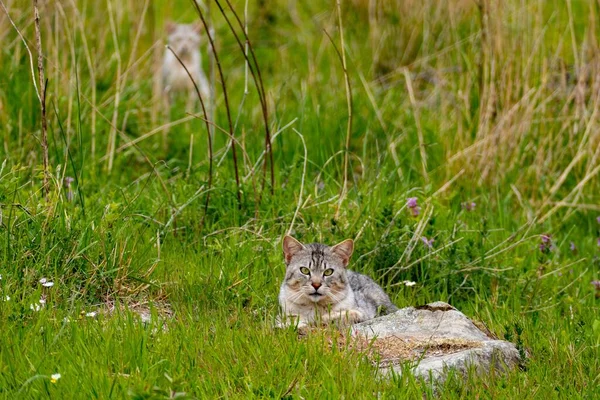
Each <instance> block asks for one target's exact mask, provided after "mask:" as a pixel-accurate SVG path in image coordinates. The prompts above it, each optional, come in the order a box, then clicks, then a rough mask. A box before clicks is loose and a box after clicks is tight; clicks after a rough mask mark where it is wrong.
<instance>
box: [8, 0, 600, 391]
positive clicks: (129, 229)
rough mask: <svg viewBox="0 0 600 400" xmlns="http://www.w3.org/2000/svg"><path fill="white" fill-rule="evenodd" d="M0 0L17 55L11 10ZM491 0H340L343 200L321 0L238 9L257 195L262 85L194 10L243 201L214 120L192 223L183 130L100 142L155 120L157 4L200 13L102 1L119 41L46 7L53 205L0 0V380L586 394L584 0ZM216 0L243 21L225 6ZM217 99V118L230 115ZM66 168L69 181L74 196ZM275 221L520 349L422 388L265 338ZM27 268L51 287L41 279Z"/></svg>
mask: <svg viewBox="0 0 600 400" xmlns="http://www.w3.org/2000/svg"><path fill="white" fill-rule="evenodd" d="M3 1H4V3H5V4H6V3H8V4H7V7H8V10H9V12H10V14H11V17H12V19H13V20H14V21H15V23H16V25H17V26H18V27H19V29H21V30H22V32H23V35H24V36H25V37H26V38H27V39H28V45H29V46H30V47H31V50H32V51H33V53H34V57H35V40H34V31H33V25H32V20H33V18H32V15H33V13H32V9H31V3H30V2H29V1H21V0H18V1H13V2H7V1H6V0H3ZM109 1H111V0H109ZM326 3H327V4H326ZM447 3H449V4H447ZM483 3H484V4H485V2H483ZM489 3H493V2H489ZM502 3H503V6H497V5H489V6H488V8H486V7H483V8H482V9H479V8H477V7H476V6H475V4H474V3H473V2H470V1H460V0H457V1H454V2H439V1H435V0H431V1H416V0H415V1H412V0H411V1H408V0H405V1H398V2H395V1H389V2H385V1H373V2H369V1H366V0H354V1H343V2H342V21H343V24H344V40H345V44H346V49H345V50H346V56H347V62H348V76H349V79H350V82H351V86H352V103H353V124H352V130H351V133H352V136H351V140H350V148H349V152H348V153H347V154H348V157H349V167H348V177H349V181H348V191H347V193H346V194H345V196H344V198H343V199H342V201H341V204H340V197H339V196H340V190H341V188H342V186H343V181H344V156H345V154H346V152H345V140H346V128H347V118H348V114H347V106H346V102H347V99H346V91H345V87H344V72H343V69H342V66H341V62H340V59H339V57H338V55H337V53H336V51H335V49H334V47H333V45H332V44H331V42H330V41H329V39H328V38H327V36H326V35H325V33H324V32H323V30H326V31H327V32H328V33H329V34H330V35H331V37H332V38H333V40H334V41H335V43H336V46H337V47H338V48H339V47H340V37H339V29H338V28H339V27H338V19H337V14H336V7H335V2H325V3H324V2H312V1H311V2H289V1H283V0H269V1H267V0H265V1H260V2H249V11H248V12H249V35H250V38H251V40H252V44H253V46H254V49H255V52H256V56H257V59H258V62H259V65H260V68H261V72H262V76H263V79H264V87H265V91H266V93H267V99H268V106H269V115H270V118H269V124H270V126H271V129H272V133H276V132H277V137H276V138H274V140H273V156H274V170H275V177H274V178H275V186H274V187H271V186H270V183H269V177H268V175H267V180H266V184H265V189H264V190H262V189H261V187H262V184H263V183H262V182H263V181H262V164H261V163H260V162H259V160H260V157H261V154H262V152H263V150H264V125H263V122H262V117H261V112H260V103H259V100H258V95H257V92H256V88H255V86H254V83H253V81H252V78H251V77H249V81H248V87H249V93H248V94H247V95H244V87H245V75H244V58H243V55H242V53H241V52H240V51H239V48H238V45H237V43H236V42H235V41H234V38H233V35H232V34H231V32H230V30H229V28H228V27H227V25H226V23H225V21H224V19H223V17H222V16H221V15H220V13H219V10H218V9H217V7H216V6H215V5H212V6H211V10H210V12H211V17H212V20H213V21H214V25H215V32H216V38H217V47H218V50H219V54H220V59H221V62H222V66H223V71H224V74H225V78H226V83H227V85H228V86H227V87H228V95H229V101H230V106H231V111H232V117H233V120H234V122H236V121H237V123H236V129H235V136H236V138H237V140H238V141H239V142H240V146H239V147H238V162H239V166H240V167H239V168H240V176H241V177H242V183H241V188H240V189H241V191H242V202H241V204H238V201H237V198H236V191H237V188H236V183H235V178H234V171H233V163H232V155H231V151H229V152H225V146H226V144H227V136H226V135H225V134H224V133H223V132H222V131H220V130H219V129H217V130H216V132H215V136H214V139H215V140H214V142H215V146H214V153H215V155H214V161H215V171H214V175H213V188H212V190H211V197H210V203H209V207H208V211H207V214H206V215H205V213H204V204H205V199H206V197H205V196H206V192H205V190H206V186H207V182H208V169H209V168H208V157H207V151H208V149H207V144H206V128H205V126H204V124H203V123H202V122H201V121H198V120H193V121H189V122H185V123H180V124H178V125H176V126H173V127H172V128H171V129H170V131H169V133H168V146H167V147H163V143H162V133H161V132H160V131H159V132H157V133H155V134H153V135H150V136H148V137H147V138H145V139H143V140H141V141H139V142H138V143H137V146H129V147H127V148H122V149H119V148H120V147H121V146H123V145H126V144H127V143H129V142H130V141H131V140H133V139H135V138H139V137H142V136H143V135H144V134H146V133H148V132H152V131H154V130H155V129H156V128H159V127H161V126H163V125H164V124H165V123H167V121H166V119H165V117H164V115H163V113H162V110H160V100H159V98H158V96H157V93H156V91H155V89H154V88H153V75H154V74H156V68H157V65H156V62H158V63H160V58H161V56H162V51H163V48H162V46H161V45H160V43H159V44H157V46H156V47H155V49H156V50H155V51H156V56H153V54H154V53H153V52H152V51H150V50H149V49H150V48H151V47H152V45H153V44H154V43H155V42H156V41H159V40H162V32H163V29H162V28H163V25H164V23H165V20H166V19H169V18H172V19H176V20H178V21H181V22H190V21H194V20H195V19H196V16H195V13H194V10H193V8H192V6H191V4H190V3H189V2H187V1H176V2H167V1H162V0H161V1H158V0H157V1H150V2H148V4H149V7H148V8H147V9H146V11H145V12H144V4H145V2H115V1H111V3H110V4H111V8H112V11H113V22H114V27H115V32H114V36H115V37H116V38H117V44H118V49H117V48H116V46H115V42H114V40H113V32H112V31H111V22H110V18H109V12H108V11H107V10H108V6H107V3H106V2H98V3H97V2H92V1H86V0H76V1H74V2H56V4H54V3H52V2H51V3H49V4H48V5H47V6H45V7H42V9H41V16H42V21H41V26H42V35H43V39H44V40H43V47H44V54H45V68H46V76H47V78H48V89H47V93H48V107H47V108H48V126H49V130H48V135H49V156H50V174H51V184H50V194H49V196H48V198H47V199H44V197H43V192H42V177H43V168H42V166H41V165H42V161H41V160H42V152H41V147H40V137H41V135H40V127H41V122H40V111H39V104H38V101H37V97H36V95H35V91H34V89H33V84H32V80H31V71H30V67H29V57H28V54H27V51H26V50H25V47H24V45H23V43H22V42H21V40H20V39H19V37H18V35H17V33H16V32H15V30H14V28H13V27H12V25H10V23H9V21H8V19H7V18H6V16H5V14H4V12H3V11H0V40H1V41H2V43H3V46H2V49H1V50H0V51H1V53H0V141H1V145H0V162H1V163H2V166H1V167H0V211H1V214H0V217H1V218H0V219H1V223H0V275H1V276H2V278H1V280H0V397H1V398H7V399H14V398H58V399H62V398H102V399H107V398H129V397H133V398H139V399H141V398H168V397H170V396H175V395H176V394H180V393H185V396H187V397H188V398H221V397H223V398H279V397H282V396H288V397H289V398H317V397H320V398H342V397H344V398H374V397H380V398H422V397H423V396H426V397H427V398H432V397H434V395H435V394H436V393H437V395H440V396H441V397H442V398H527V399H529V398H569V399H570V398H595V397H598V396H599V394H598V386H600V372H599V371H600V361H599V360H600V350H599V346H600V317H599V315H600V313H599V310H600V304H599V301H600V292H599V291H597V290H596V289H595V288H594V286H593V285H592V284H590V282H591V281H593V280H598V279H599V278H600V246H599V245H598V240H599V239H598V238H599V237H600V223H599V222H597V220H596V218H597V217H598V216H599V215H600V195H599V193H600V179H599V178H598V172H599V170H600V167H599V165H600V130H599V129H598V126H597V120H598V118H597V116H598V114H597V113H598V111H600V109H599V108H600V104H599V103H598V101H597V99H598V98H599V97H598V96H599V94H600V87H599V86H598V82H597V74H598V72H599V71H600V69H599V65H600V64H599V63H598V59H597V56H596V55H595V54H598V50H600V48H599V47H598V43H597V39H596V38H597V37H598V31H599V29H600V27H599V26H598V21H599V20H600V12H599V11H600V9H599V8H598V4H597V2H594V1H592V0H579V1H575V0H573V1H567V2H559V1H531V2H522V1H516V0H514V1H506V2H502ZM369 4H375V5H376V6H377V7H376V10H377V12H376V13H374V14H373V13H372V14H371V15H370V14H369ZM234 6H235V8H236V10H237V11H238V13H240V16H242V18H243V8H244V2H242V1H241V0H238V1H235V2H234ZM486 10H487V11H486ZM481 13H484V14H485V15H484V16H483V17H482V15H481ZM142 15H143V16H144V19H143V20H142V19H141V16H142ZM369 15H370V16H369ZM228 16H231V14H230V13H228ZM481 20H484V21H487V22H485V25H484V29H483V31H482V27H481V25H480V21H481ZM138 32H139V36H138ZM238 32H239V30H238ZM136 37H139V41H138V42H137V44H135V43H136V41H135V38H136ZM117 55H118V56H117ZM119 59H120V62H119ZM155 61H156V62H155ZM34 62H35V60H34ZM205 64H206V67H207V68H208V57H205ZM125 71H127V72H125ZM117 81H120V83H119V84H117ZM409 85H410V86H411V87H412V88H413V91H414V99H411V98H410V96H409V93H408V86H409ZM117 92H118V95H119V105H118V107H115V97H116V94H117ZM218 93H219V94H218V97H217V115H216V122H217V124H218V126H219V127H221V128H223V129H225V130H227V119H226V113H225V108H224V102H223V95H222V93H221V91H220V87H219V90H218ZM240 105H241V106H240ZM184 117H186V115H185V113H184V112H183V111H182V110H181V109H180V108H178V109H175V110H173V112H172V113H171V120H173V121H179V120H180V119H181V118H184ZM113 119H114V121H116V124H115V126H114V127H115V128H116V129H118V131H119V132H117V135H116V146H115V148H116V149H118V150H116V151H115V152H114V154H113V156H114V164H113V166H112V169H110V170H109V168H108V161H107V160H108V158H107V156H108V155H109V151H107V149H108V148H109V147H108V145H109V137H110V134H111V130H112V129H113V122H112V121H113ZM192 135H193V142H191V139H192ZM419 137H421V138H422V139H419ZM190 142H191V145H190ZM304 143H305V145H304ZM242 147H243V151H242V149H241V148H242ZM190 148H191V149H192V153H191V155H190ZM305 151H306V154H307V157H306V158H305V157H304V154H305ZM423 154H424V155H425V156H426V157H425V158H424V157H423ZM221 159H222V162H221V163H218V161H219V160H221ZM190 160H191V161H190ZM256 163H258V164H257V165H258V167H257V168H256V170H253V166H254V164H256ZM66 176H71V177H77V182H74V183H73V184H72V186H73V188H72V190H73V195H74V196H73V201H68V199H67V193H68V189H67V188H65V187H64V185H63V183H62V182H63V179H64V177H66ZM271 190H272V193H271ZM409 197H417V198H418V202H419V205H420V207H421V211H420V215H419V216H417V217H413V216H412V215H411V213H410V212H409V210H407V209H406V200H407V198H409ZM299 199H300V202H299ZM466 202H469V203H470V202H475V203H476V207H475V209H474V210H471V211H469V210H466V209H464V207H463V206H462V203H466ZM298 204H300V206H299V207H298ZM202 221H204V222H203V223H202ZM292 221H293V226H292ZM289 230H291V231H292V232H293V233H294V235H295V236H296V237H297V238H298V239H300V240H304V241H322V242H325V243H336V242H339V241H341V240H343V239H345V238H354V239H356V250H355V254H354V256H353V261H352V268H353V269H355V270H357V271H360V272H363V273H367V274H369V275H371V276H373V277H374V278H375V279H377V280H378V281H379V282H380V283H381V284H382V285H383V286H384V287H385V288H386V290H387V291H388V292H389V293H390V295H391V298H392V300H393V301H394V302H395V303H396V304H397V305H398V306H399V307H405V306H411V305H420V304H424V303H427V302H431V301H437V300H443V301H447V302H449V303H451V304H452V305H454V306H455V307H457V308H458V309H460V310H461V311H463V312H464V313H465V314H467V315H468V316H470V317H472V318H473V319H476V320H478V321H481V322H483V323H484V324H485V325H486V326H488V328H489V329H490V330H491V331H492V332H494V333H495V334H496V335H498V336H499V337H501V338H505V339H507V340H510V341H512V342H514V343H515V344H517V346H518V348H519V350H520V351H521V352H522V353H526V354H528V358H527V359H526V361H525V362H524V364H523V368H521V369H518V370H515V371H512V372H510V373H509V374H507V375H499V374H496V373H492V374H491V375H489V376H482V377H477V376H469V377H468V378H466V379H463V378H459V377H454V378H451V379H450V380H449V381H448V382H447V383H445V384H444V385H443V386H442V387H440V388H438V391H437V392H434V391H433V389H432V388H431V387H429V386H428V385H427V384H426V383H424V382H419V381H416V380H415V379H414V378H412V377H411V376H410V374H408V373H406V374H404V375H403V376H402V377H398V376H396V377H393V378H392V379H384V378H382V377H381V376H380V375H378V374H377V372H376V369H375V368H374V367H373V365H372V364H371V361H370V360H368V359H367V357H366V356H365V355H364V354H361V353H358V352H356V351H351V350H350V349H345V348H341V349H340V348H338V347H337V346H336V345H332V344H331V343H330V339H331V335H330V334H329V333H328V332H323V333H315V334H313V335H310V336H309V337H307V338H304V339H300V340H299V339H298V338H297V334H296V333H295V332H293V331H291V330H290V331H275V330H273V329H272V324H273V321H274V319H275V317H276V315H277V311H278V309H277V307H278V305H277V294H278V289H279V285H280V283H281V280H282V277H283V274H284V269H285V267H284V263H283V260H282V255H281V248H280V240H281V238H282V236H283V235H284V234H285V233H286V232H288V231H289ZM542 234H547V235H551V240H552V247H551V248H550V249H549V250H547V251H541V250H540V243H541V240H542V239H541V236H540V235H542ZM423 237H426V238H433V239H434V244H433V248H432V249H429V248H427V247H426V246H425V244H424V243H423V242H422V238H423ZM571 243H573V244H574V245H575V246H576V250H571V248H570V245H571ZM43 277H45V278H48V279H49V280H51V281H53V282H54V283H55V285H54V286H53V287H51V288H44V287H42V285H41V284H40V283H39V280H40V279H41V278H43ZM403 280H413V281H416V282H417V285H415V286H413V287H406V286H404V285H403V284H402V281H403ZM6 296H8V297H10V300H6ZM40 299H44V300H45V301H46V303H45V306H44V307H42V308H41V309H40V310H39V311H35V310H32V309H31V308H30V305H36V304H39V300H40ZM140 308H149V310H150V312H151V313H152V316H153V318H152V322H150V323H148V324H144V323H142V322H141V321H140V320H139V318H138V317H137V314H136V312H135V311H136V310H139V309H140ZM108 310H114V311H112V312H109V311H108ZM93 311H101V312H100V313H99V314H98V315H97V316H96V317H88V316H86V313H90V312H93ZM55 373H60V374H61V378H60V379H59V380H58V381H56V382H55V383H52V382H51V379H50V376H51V375H52V374H55Z"/></svg>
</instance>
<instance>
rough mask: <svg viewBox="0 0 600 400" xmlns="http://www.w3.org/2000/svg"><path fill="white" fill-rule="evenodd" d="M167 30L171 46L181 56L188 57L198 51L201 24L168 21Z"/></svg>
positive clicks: (182, 57)
mask: <svg viewBox="0 0 600 400" xmlns="http://www.w3.org/2000/svg"><path fill="white" fill-rule="evenodd" d="M166 30H167V42H168V43H169V47H171V48H172V49H173V51H174V52H175V54H177V56H178V57H179V58H181V59H184V58H188V57H189V55H190V54H192V53H193V52H195V51H198V47H200V31H201V28H200V25H199V24H197V23H196V24H177V23H175V22H167V25H166Z"/></svg>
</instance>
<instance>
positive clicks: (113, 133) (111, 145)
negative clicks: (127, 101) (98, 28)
mask: <svg viewBox="0 0 600 400" xmlns="http://www.w3.org/2000/svg"><path fill="white" fill-rule="evenodd" d="M106 4H107V6H108V20H109V22H110V30H111V33H112V38H113V42H114V45H115V55H116V58H117V78H116V87H115V106H114V110H113V118H112V124H111V125H112V129H111V130H110V134H109V137H108V148H107V149H106V154H107V155H108V165H107V168H108V172H109V173H110V172H111V171H112V167H113V161H114V158H115V147H116V142H117V130H116V126H117V119H118V116H119V103H120V100H121V83H122V80H121V51H120V49H119V40H118V38H117V28H116V25H115V20H114V16H113V9H112V4H111V0H106ZM123 83H124V82H123Z"/></svg>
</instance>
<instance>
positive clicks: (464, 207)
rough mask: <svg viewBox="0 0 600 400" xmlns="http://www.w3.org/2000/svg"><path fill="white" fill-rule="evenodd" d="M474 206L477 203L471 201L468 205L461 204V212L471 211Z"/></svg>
mask: <svg viewBox="0 0 600 400" xmlns="http://www.w3.org/2000/svg"><path fill="white" fill-rule="evenodd" d="M476 205H477V203H475V202H474V201H472V202H470V203H469V202H466V203H461V206H462V208H463V210H466V211H473V210H474V209H475V206H476Z"/></svg>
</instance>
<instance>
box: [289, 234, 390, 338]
mask: <svg viewBox="0 0 600 400" xmlns="http://www.w3.org/2000/svg"><path fill="white" fill-rule="evenodd" d="M353 250H354V242H353V241H352V240H351V239H348V240H344V241H343V242H341V243H339V244H337V245H335V246H333V247H329V246H326V245H324V244H320V243H311V244H302V243H300V242H299V241H297V240H296V239H294V238H293V237H291V236H285V238H284V239H283V254H284V256H285V263H286V265H287V268H286V273H285V279H284V281H283V283H282V284H281V289H280V291H279V305H280V306H281V310H282V315H281V316H280V320H279V323H278V324H279V326H280V327H281V326H288V325H294V324H297V326H298V328H305V327H307V326H309V325H319V324H323V325H327V324H329V323H333V322H335V323H338V324H341V325H349V324H354V323H357V322H362V321H366V320H368V319H371V318H374V317H375V316H377V314H378V313H382V314H388V313H391V312H394V311H396V310H398V308H397V307H396V306H395V305H394V304H393V303H392V302H391V300H390V298H389V297H388V295H387V294H386V293H385V292H384V291H383V289H382V288H381V287H379V285H377V284H376V283H375V282H374V281H373V280H372V279H371V278H369V277H368V276H366V275H362V274H359V273H358V272H353V271H350V270H348V269H346V267H347V266H348V262H349V261H350V257H351V256H352V252H353Z"/></svg>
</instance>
